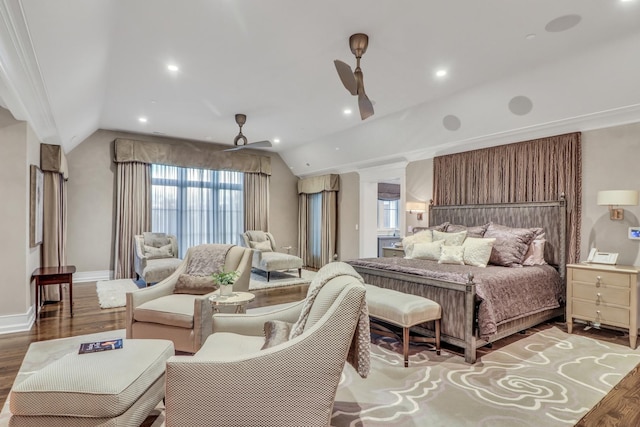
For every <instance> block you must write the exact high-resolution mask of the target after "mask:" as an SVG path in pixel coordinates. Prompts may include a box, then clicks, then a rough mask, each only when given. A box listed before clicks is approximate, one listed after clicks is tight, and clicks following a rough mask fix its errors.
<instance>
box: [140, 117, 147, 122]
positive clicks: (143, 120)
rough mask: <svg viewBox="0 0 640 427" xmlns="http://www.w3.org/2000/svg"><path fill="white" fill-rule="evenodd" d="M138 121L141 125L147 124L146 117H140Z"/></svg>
mask: <svg viewBox="0 0 640 427" xmlns="http://www.w3.org/2000/svg"><path fill="white" fill-rule="evenodd" d="M138 121H139V122H140V123H147V118H146V117H138Z"/></svg>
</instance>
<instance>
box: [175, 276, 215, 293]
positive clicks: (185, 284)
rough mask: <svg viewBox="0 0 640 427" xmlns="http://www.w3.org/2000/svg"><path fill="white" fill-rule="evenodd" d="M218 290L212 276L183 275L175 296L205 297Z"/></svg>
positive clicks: (179, 279) (177, 283)
mask: <svg viewBox="0 0 640 427" xmlns="http://www.w3.org/2000/svg"><path fill="white" fill-rule="evenodd" d="M216 289H218V285H217V284H216V283H214V281H213V277H211V276H192V275H190V274H181V275H180V276H179V277H178V281H177V282H176V287H175V288H174V289H173V293H174V294H192V295H204V294H208V293H209V292H213V291H215V290H216Z"/></svg>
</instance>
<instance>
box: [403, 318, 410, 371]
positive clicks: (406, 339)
mask: <svg viewBox="0 0 640 427" xmlns="http://www.w3.org/2000/svg"><path fill="white" fill-rule="evenodd" d="M402 355H403V356H404V367H405V368H407V367H408V366H409V328H407V327H403V328H402Z"/></svg>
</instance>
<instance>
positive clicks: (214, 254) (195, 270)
mask: <svg viewBox="0 0 640 427" xmlns="http://www.w3.org/2000/svg"><path fill="white" fill-rule="evenodd" d="M233 246H234V245H218V244H215V245H198V246H194V247H192V248H190V249H189V263H188V264H187V274H189V275H191V276H211V275H212V274H213V273H218V272H221V271H223V270H224V261H225V259H226V258H227V253H228V252H229V250H230V249H231V248H232V247H233Z"/></svg>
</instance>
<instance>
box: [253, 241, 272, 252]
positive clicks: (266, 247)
mask: <svg viewBox="0 0 640 427" xmlns="http://www.w3.org/2000/svg"><path fill="white" fill-rule="evenodd" d="M249 244H250V245H251V247H252V248H253V249H257V250H259V251H260V252H273V250H272V249H271V242H270V241H268V240H265V241H264V242H254V241H253V240H251V241H250V242H249Z"/></svg>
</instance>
